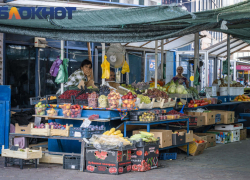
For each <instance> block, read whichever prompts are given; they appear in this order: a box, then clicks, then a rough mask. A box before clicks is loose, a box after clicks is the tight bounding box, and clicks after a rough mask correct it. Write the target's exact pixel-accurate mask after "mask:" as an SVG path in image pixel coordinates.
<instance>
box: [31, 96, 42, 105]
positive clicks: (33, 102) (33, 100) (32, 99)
mask: <svg viewBox="0 0 250 180" xmlns="http://www.w3.org/2000/svg"><path fill="white" fill-rule="evenodd" d="M40 99H45V97H31V98H30V105H36V104H38V103H39V102H41V103H42V104H45V103H46V100H43V101H40Z"/></svg>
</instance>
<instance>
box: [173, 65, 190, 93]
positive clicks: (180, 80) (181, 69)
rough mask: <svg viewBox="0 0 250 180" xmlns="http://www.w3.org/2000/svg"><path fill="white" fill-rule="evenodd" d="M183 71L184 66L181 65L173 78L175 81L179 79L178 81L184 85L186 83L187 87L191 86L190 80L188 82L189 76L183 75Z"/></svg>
mask: <svg viewBox="0 0 250 180" xmlns="http://www.w3.org/2000/svg"><path fill="white" fill-rule="evenodd" d="M182 73H183V67H182V66H179V67H178V68H177V75H176V76H175V77H173V79H172V80H173V81H174V82H176V81H178V83H179V84H182V85H183V84H186V87H187V88H189V82H188V80H187V78H186V77H184V76H183V75H182Z"/></svg>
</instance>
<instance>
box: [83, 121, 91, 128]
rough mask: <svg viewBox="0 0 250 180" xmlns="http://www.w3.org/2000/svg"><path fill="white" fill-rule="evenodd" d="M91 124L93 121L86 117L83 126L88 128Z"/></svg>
mask: <svg viewBox="0 0 250 180" xmlns="http://www.w3.org/2000/svg"><path fill="white" fill-rule="evenodd" d="M90 124H91V121H90V120H88V119H85V120H84V121H83V123H82V124H81V127H83V128H87V127H89V125H90Z"/></svg>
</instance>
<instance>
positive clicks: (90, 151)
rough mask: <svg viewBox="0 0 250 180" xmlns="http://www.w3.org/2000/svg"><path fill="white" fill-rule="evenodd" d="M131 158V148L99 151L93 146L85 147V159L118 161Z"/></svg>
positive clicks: (108, 161)
mask: <svg viewBox="0 0 250 180" xmlns="http://www.w3.org/2000/svg"><path fill="white" fill-rule="evenodd" d="M130 160H131V150H124V151H113V150H108V151H104V150H103V151H99V150H97V149H95V148H86V161H94V162H106V163H119V162H125V161H130Z"/></svg>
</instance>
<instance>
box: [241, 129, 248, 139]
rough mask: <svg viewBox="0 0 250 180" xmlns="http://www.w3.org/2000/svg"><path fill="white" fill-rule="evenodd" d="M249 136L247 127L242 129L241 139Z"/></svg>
mask: <svg viewBox="0 0 250 180" xmlns="http://www.w3.org/2000/svg"><path fill="white" fill-rule="evenodd" d="M246 138H247V129H241V130H240V140H246Z"/></svg>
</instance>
